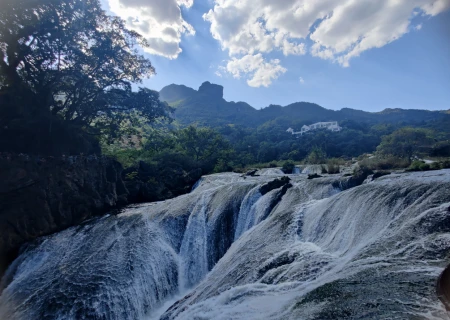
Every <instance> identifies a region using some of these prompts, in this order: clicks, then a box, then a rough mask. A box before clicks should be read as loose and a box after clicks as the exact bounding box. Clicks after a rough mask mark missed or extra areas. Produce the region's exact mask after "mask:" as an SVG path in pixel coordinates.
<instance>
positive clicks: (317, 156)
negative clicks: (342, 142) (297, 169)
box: [305, 146, 327, 164]
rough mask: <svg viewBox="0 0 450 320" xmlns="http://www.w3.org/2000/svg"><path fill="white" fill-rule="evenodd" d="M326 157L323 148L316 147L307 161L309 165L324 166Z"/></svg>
mask: <svg viewBox="0 0 450 320" xmlns="http://www.w3.org/2000/svg"><path fill="white" fill-rule="evenodd" d="M326 157H327V156H326V154H325V152H324V151H323V150H322V149H321V148H319V147H317V146H314V147H313V148H312V150H311V152H310V153H309V154H308V157H307V158H306V160H305V161H306V163H308V164H322V163H325V161H326Z"/></svg>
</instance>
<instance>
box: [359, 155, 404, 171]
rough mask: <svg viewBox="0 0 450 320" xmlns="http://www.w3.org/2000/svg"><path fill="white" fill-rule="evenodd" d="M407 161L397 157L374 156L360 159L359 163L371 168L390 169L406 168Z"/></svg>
mask: <svg viewBox="0 0 450 320" xmlns="http://www.w3.org/2000/svg"><path fill="white" fill-rule="evenodd" d="M409 164H410V163H409V161H408V160H406V159H401V158H397V157H386V158H379V157H374V158H370V159H364V160H362V161H360V165H362V166H365V167H367V168H369V169H371V170H391V169H404V168H408V166H409Z"/></svg>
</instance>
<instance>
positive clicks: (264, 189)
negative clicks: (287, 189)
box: [259, 176, 291, 195]
mask: <svg viewBox="0 0 450 320" xmlns="http://www.w3.org/2000/svg"><path fill="white" fill-rule="evenodd" d="M290 181H291V178H289V177H288V176H284V177H281V178H278V179H275V180H273V181H270V182H268V183H266V184H264V185H262V186H261V188H259V192H261V194H262V195H265V194H266V193H268V192H270V191H272V190H274V189H278V188H281V187H283V186H285V185H287V184H289V182H290Z"/></svg>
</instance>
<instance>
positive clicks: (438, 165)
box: [430, 162, 441, 170]
mask: <svg viewBox="0 0 450 320" xmlns="http://www.w3.org/2000/svg"><path fill="white" fill-rule="evenodd" d="M430 169H431V170H441V163H440V162H433V163H432V164H430Z"/></svg>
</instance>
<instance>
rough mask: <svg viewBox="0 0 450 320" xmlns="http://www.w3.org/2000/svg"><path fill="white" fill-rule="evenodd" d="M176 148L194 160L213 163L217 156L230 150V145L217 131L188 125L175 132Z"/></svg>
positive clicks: (223, 154) (224, 155)
mask: <svg viewBox="0 0 450 320" xmlns="http://www.w3.org/2000/svg"><path fill="white" fill-rule="evenodd" d="M176 138H177V142H178V148H180V149H182V150H183V151H184V152H185V153H186V154H187V155H189V156H190V157H192V158H193V159H194V160H195V161H196V162H211V163H215V162H216V161H217V159H218V158H221V157H222V158H223V157H226V154H227V153H230V152H232V150H231V147H230V145H229V143H228V141H226V140H225V139H224V138H223V137H222V136H221V135H220V134H219V133H218V132H217V131H215V130H213V129H210V128H196V127H194V126H189V127H187V128H185V129H182V130H179V131H178V132H176Z"/></svg>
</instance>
